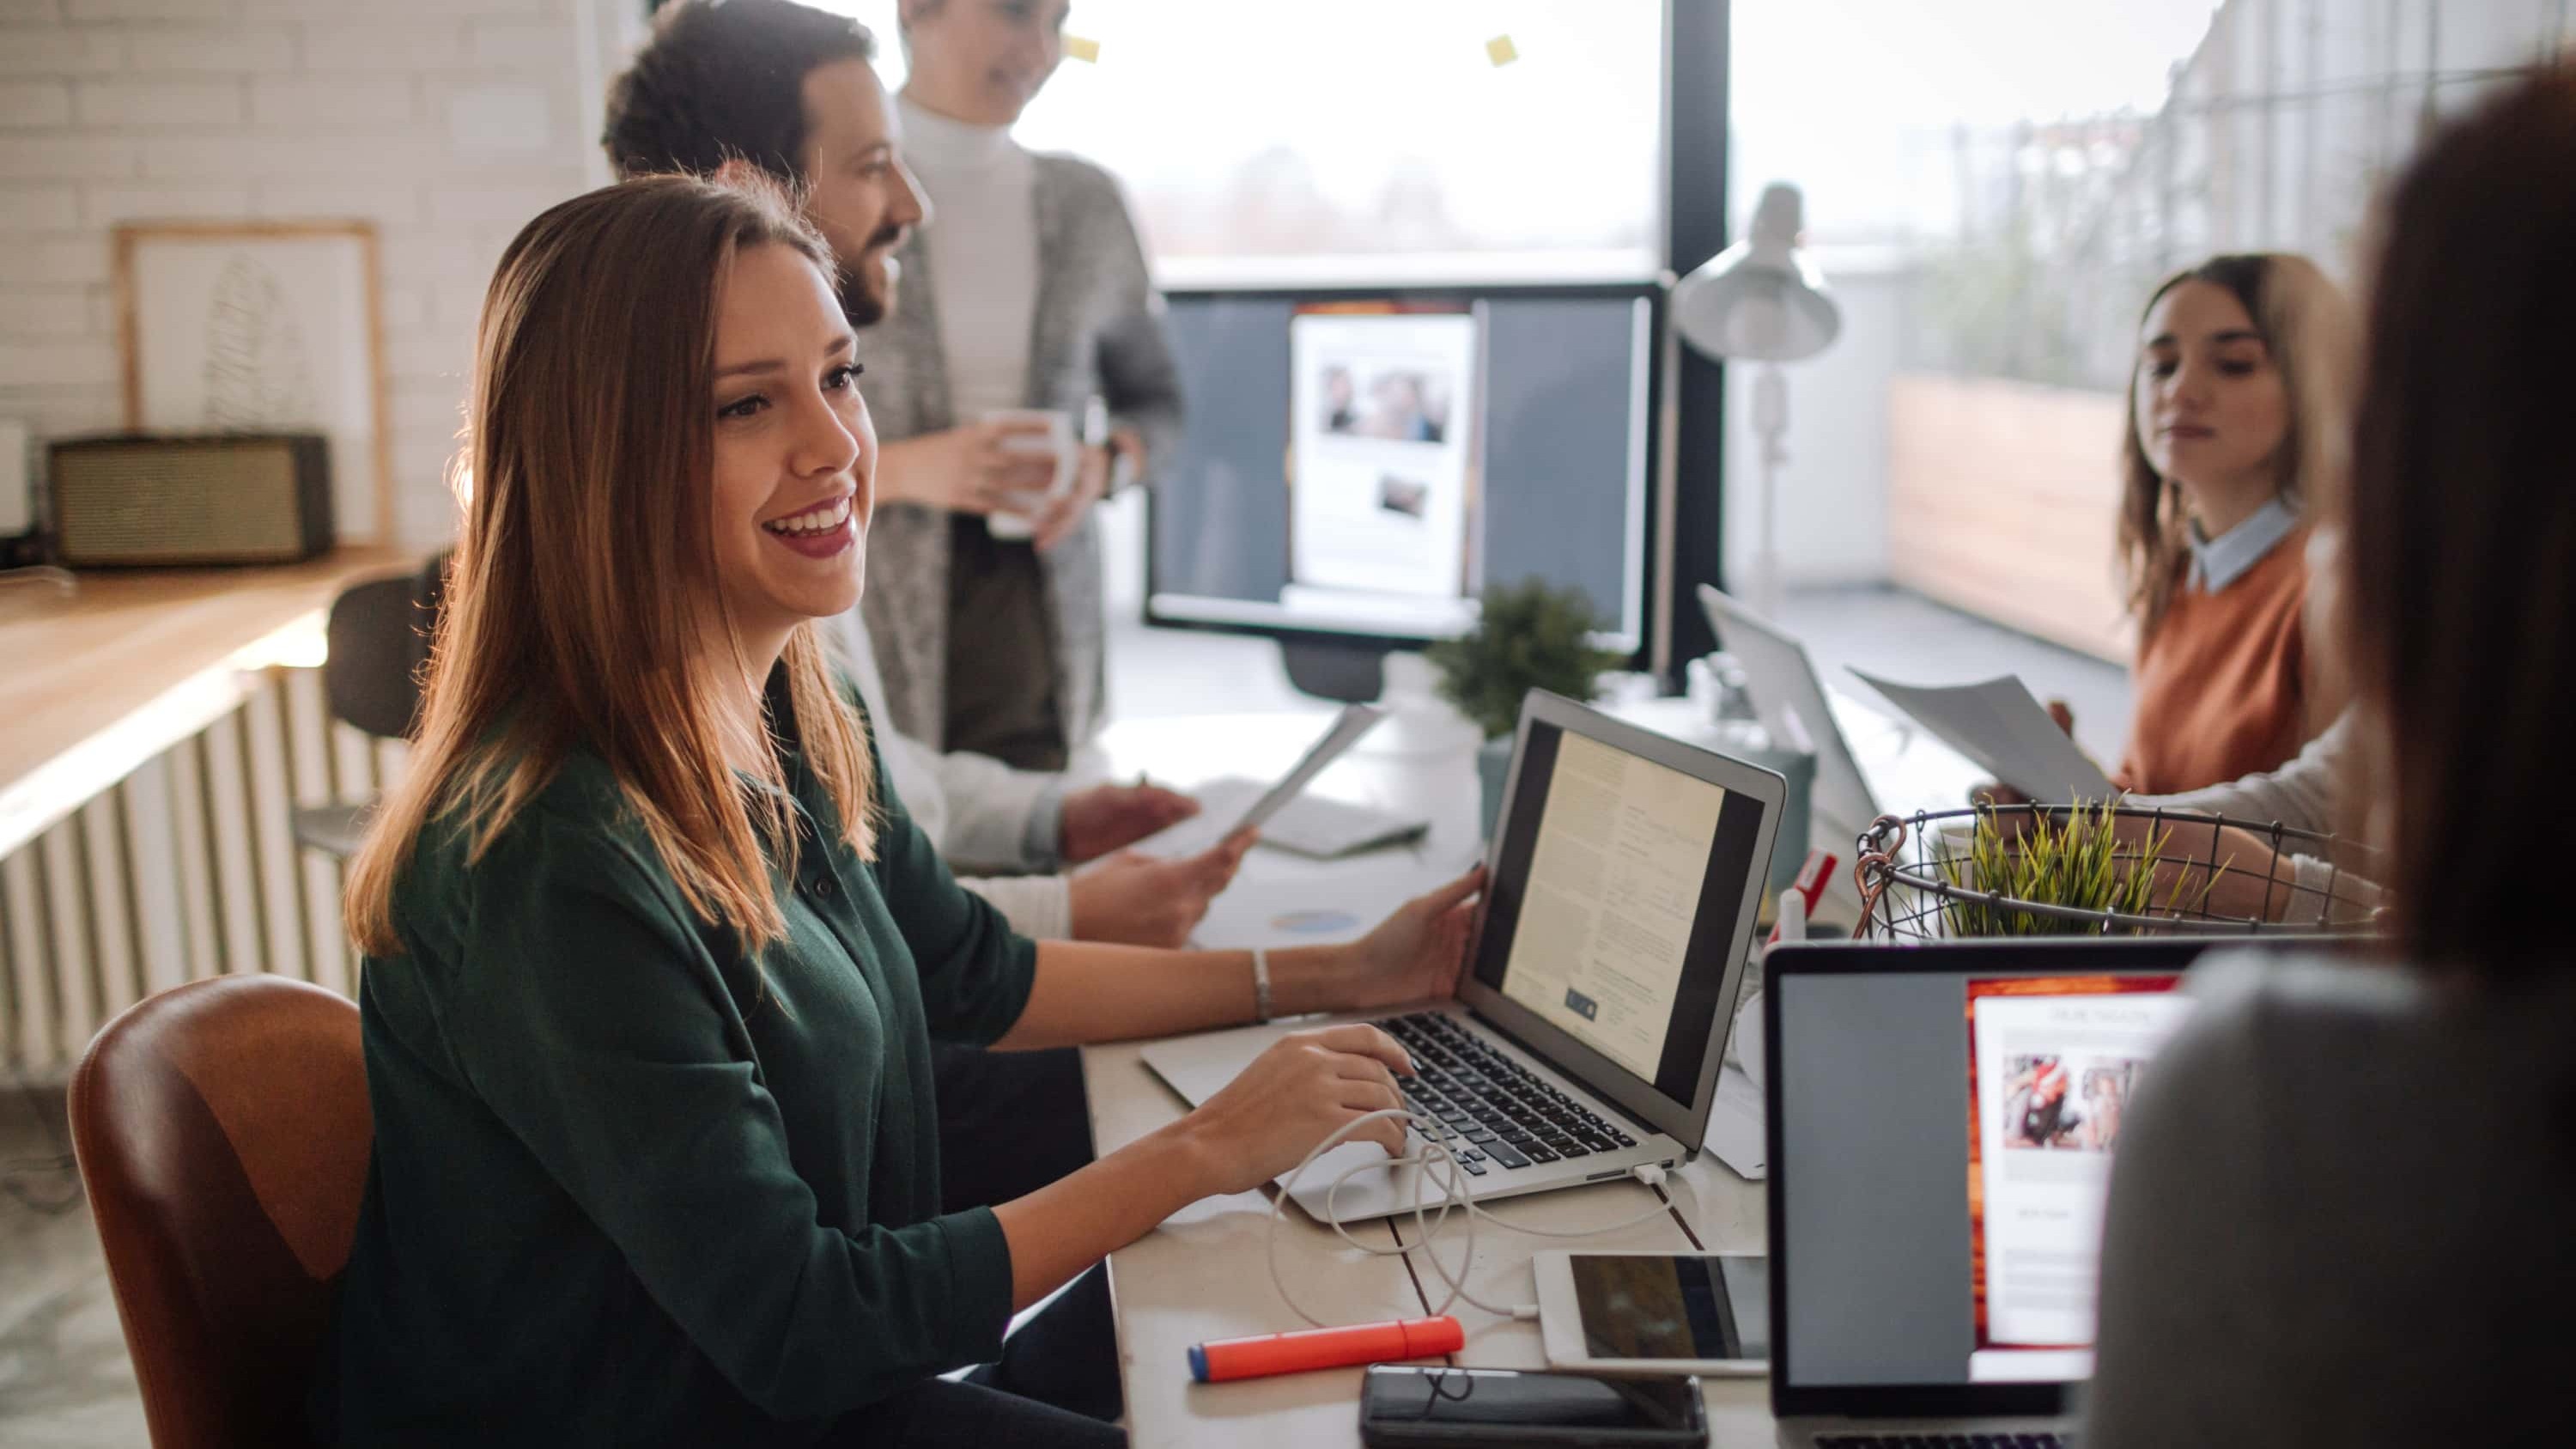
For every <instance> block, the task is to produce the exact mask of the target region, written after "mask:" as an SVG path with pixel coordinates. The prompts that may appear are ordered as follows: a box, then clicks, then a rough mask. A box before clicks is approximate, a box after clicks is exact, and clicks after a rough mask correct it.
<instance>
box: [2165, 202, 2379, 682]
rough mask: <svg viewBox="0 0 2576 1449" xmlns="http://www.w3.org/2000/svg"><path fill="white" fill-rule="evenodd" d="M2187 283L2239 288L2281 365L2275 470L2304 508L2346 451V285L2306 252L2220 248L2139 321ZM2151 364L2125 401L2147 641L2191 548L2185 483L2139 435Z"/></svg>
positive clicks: (2351, 345)
mask: <svg viewBox="0 0 2576 1449" xmlns="http://www.w3.org/2000/svg"><path fill="white" fill-rule="evenodd" d="M2185 282H2207V283H2209V284H2210V285H2211V286H2215V287H2224V288H2226V289H2227V290H2228V292H2230V293H2231V294H2233V295H2234V296H2235V298H2236V300H2237V302H2238V303H2240V304H2241V305H2243V307H2244V308H2245V315H2246V316H2248V317H2250V318H2252V319H2253V321H2254V330H2255V332H2256V334H2257V335H2259V336H2260V337H2261V338H2262V339H2263V347H2264V350H2265V351H2266V352H2268V353H2269V354H2270V355H2271V358H2272V365H2273V366H2275V367H2277V368H2279V369H2280V370H2281V382H2282V391H2283V392H2284V394H2285V395H2286V396H2287V397H2288V399H2289V404H2290V425H2289V428H2288V429H2287V430H2286V432H2285V433H2284V434H2283V436H2282V439H2281V449H2280V452H2279V453H2278V454H2276V455H2275V457H2274V460H2273V462H2274V468H2275V470H2276V471H2275V473H2274V475H2273V476H2274V479H2275V483H2276V486H2277V487H2278V488H2279V489H2280V492H2281V496H2282V497H2284V498H2285V499H2288V500H2289V501H2290V502H2291V503H2292V504H2293V506H2297V507H2305V506H2306V505H2307V502H2308V500H2309V499H2310V498H2311V497H2312V496H2313V495H2314V494H2315V492H2316V490H2317V486H2318V485H2319V483H2320V482H2321V481H2322V480H2324V479H2325V478H2326V477H2328V476H2330V475H2331V474H2332V473H2333V472H2334V471H2335V470H2336V469H2339V468H2340V467H2342V466H2343V462H2344V458H2345V449H2344V446H2343V438H2344V430H2345V428H2346V426H2347V425H2348V424H2349V422H2350V420H2351V407H2350V398H2351V392H2352V365H2353V361H2352V360H2353V355H2354V351H2355V342H2354V337H2353V321H2352V310H2351V308H2350V306H2349V305H2348V304H2347V303H2346V302H2345V301H2344V296H2343V292H2342V291H2341V289H2339V288H2337V287H2336V286H2335V284H2334V282H2333V280H2332V279H2330V278H2328V277H2327V276H2326V274H2325V273H2324V272H2322V271H2319V270H2318V269H2317V265H2316V263H2314V262H2311V261H2309V260H2308V259H2307V258H2306V257H2302V256H2296V255H2293V254H2291V253H2288V252H2242V253H2236V254H2232V255H2228V256H2216V257H2211V258H2210V259H2209V260H2208V261H2205V262H2202V263H2201V264H2200V265H2199V266H2196V267H2192V268H2189V269H2188V270H2185V271H2180V272H2176V273H2174V274H2173V275H2172V276H2170V277H2167V278H2166V279H2165V280H2164V284H2163V285H2162V286H2159V287H2157V288H2156V290H2155V292H2154V294H2153V295H2152V296H2150V297H2148V298H2147V305H2146V306H2144V307H2141V308H2139V309H2138V324H2139V326H2140V327H2144V326H2145V325H2146V319H2147V318H2148V317H2149V316H2151V315H2153V313H2154V312H2155V310H2156V304H2157V303H2158V302H2161V301H2163V300H2164V297H2165V294H2166V293H2167V292H2170V291H2172V290H2173V289H2174V288H2176V287H2179V286H2181V285H2182V284H2183V283H2185ZM2145 365H2146V360H2145V357H2144V355H2143V354H2141V356H2140V358H2139V360H2138V361H2137V362H2135V363H2132V364H2131V365H2130V369H2129V390H2128V392H2127V393H2126V394H2124V395H2123V396H2122V399H2121V402H2122V411H2123V413H2124V414H2125V415H2126V417H2127V421H2126V423H2124V424H2123V425H2122V428H2121V434H2120V478H2121V482H2120V541H2119V562H2120V574H2121V578H2122V581H2123V582H2124V583H2125V584H2126V585H2127V587H2128V591H2129V598H2128V605H2129V616H2130V617H2131V618H2133V619H2135V620H2137V621H2138V635H2139V638H2141V639H2145V638H2147V637H2148V636H2151V635H2153V634H2154V633H2155V632H2156V626H2158V625H2159V624H2162V623H2163V622H2164V617H2165V609H2166V607H2167V606H2168V605H2170V604H2171V603H2172V602H2173V591H2174V585H2175V584H2176V583H2177V582H2178V581H2179V580H2180V578H2181V576H2182V564H2183V560H2184V559H2185V558H2187V557H2188V556H2189V554H2190V547H2191V545H2190V542H2189V539H2190V534H2189V533H2188V529H2189V526H2190V520H2189V518H2188V517H2187V516H2186V511H2185V508H2184V505H2183V498H2182V485H2181V484H2180V483H2178V482H2176V481H2174V480H2173V479H2170V478H2167V477H2165V476H2164V475H2163V474H2161V473H2158V472H2157V471H2156V469H2155V465H2154V464H2152V463H2150V462H2148V461H2147V449H2146V444H2145V441H2144V440H2143V439H2141V438H2140V437H2139V436H2138V403H2137V397H2138V369H2139V368H2142V367H2144V366H2145Z"/></svg>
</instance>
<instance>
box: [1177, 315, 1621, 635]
mask: <svg viewBox="0 0 2576 1449" xmlns="http://www.w3.org/2000/svg"><path fill="white" fill-rule="evenodd" d="M1657 300H1658V293H1657V290H1656V289H1655V287H1654V286H1653V284H1651V283H1637V284H1594V285H1588V286H1567V287H1527V288H1495V289H1482V290H1477V289H1459V290H1403V291H1387V292H1381V293H1374V294H1367V293H1351V292H1333V293H1320V292H1319V293H1308V294H1298V293H1286V292H1212V293H1189V292H1181V293H1174V294H1172V295H1171V296H1170V297H1169V299H1168V305H1169V323H1170V330H1171V336H1172V340H1173V346H1174V350H1175V353H1176V355H1177V360H1178V362H1179V364H1180V371H1181V376H1182V377H1183V379H1184V380H1185V381H1186V384H1187V387H1188V391H1189V408H1188V411H1187V416H1186V417H1185V419H1184V422H1183V432H1182V437H1181V440H1180V443H1179V446H1178V448H1177V449H1176V452H1175V455H1174V456H1173V457H1172V458H1171V459H1170V460H1169V462H1168V464H1164V465H1161V466H1160V467H1159V468H1158V471H1159V472H1160V474H1161V476H1162V478H1163V479H1164V482H1163V484H1162V485H1161V486H1159V487H1157V488H1156V489H1155V490H1154V492H1153V493H1152V495H1151V508H1152V520H1151V524H1150V527H1149V534H1148V546H1147V563H1146V572H1147V595H1146V617H1147V619H1148V620H1149V621H1150V622H1153V623H1157V624H1177V625H1190V626H1196V627H1208V628H1220V629H1238V630H1250V631H1255V632H1265V633H1275V634H1282V635H1290V636H1299V635H1316V636H1332V637H1356V638H1365V639H1373V640H1392V641H1398V642H1407V641H1421V640H1428V639H1441V638H1448V637H1451V636H1454V635H1456V634H1459V633H1462V632H1464V631H1465V630H1466V629H1467V628H1468V627H1469V626H1471V625H1472V624H1473V623H1474V622H1475V617H1476V609H1475V603H1474V600H1475V599H1476V598H1477V597H1478V596H1479V595H1480V594H1481V593H1482V592H1483V590H1484V587H1485V584H1486V583H1487V581H1489V580H1490V581H1493V582H1498V583H1514V582H1518V581H1520V580H1522V579H1527V578H1539V579H1544V580H1546V581H1547V582H1549V583H1552V584H1556V585H1559V586H1562V587H1568V588H1574V589H1579V590H1581V591H1582V592H1583V593H1584V594H1585V595H1586V596H1587V597H1588V598H1589V599H1590V600H1591V602H1592V606H1593V609H1594V612H1595V613H1596V615H1597V616H1599V617H1600V618H1601V619H1602V620H1604V621H1605V623H1606V625H1607V627H1606V629H1605V631H1604V637H1605V642H1607V643H1609V644H1611V645H1612V646H1613V647H1616V648H1620V649H1623V650H1634V649H1637V648H1639V647H1640V646H1641V645H1642V644H1643V642H1644V638H1645V629H1646V624H1645V619H1646V613H1647V610H1646V586H1647V585H1646V573H1647V569H1646V530H1647V516H1648V507H1647V498H1648V480H1649V479H1650V478H1651V477H1652V476H1653V470H1652V467H1651V465H1650V458H1651V455H1652V448H1653V445H1654V439H1653V436H1652V434H1653V430H1652V429H1651V428H1650V427H1649V420H1650V418H1651V417H1652V412H1653V410H1652V407H1651V400H1652V398H1653V396H1654V391H1653V389H1654V387H1655V335H1656V333H1655V329H1656V320H1657V316H1658V313H1657V310H1656V308H1657Z"/></svg>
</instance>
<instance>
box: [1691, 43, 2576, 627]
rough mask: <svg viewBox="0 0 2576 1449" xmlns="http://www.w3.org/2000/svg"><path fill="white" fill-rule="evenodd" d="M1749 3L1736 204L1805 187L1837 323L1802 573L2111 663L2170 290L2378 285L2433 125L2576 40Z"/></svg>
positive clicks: (1804, 491) (1804, 383) (1735, 441)
mask: <svg viewBox="0 0 2576 1449" xmlns="http://www.w3.org/2000/svg"><path fill="white" fill-rule="evenodd" d="M1733 3H1734V9H1733V12H1732V27H1733V41H1734V45H1733V85H1734V94H1733V113H1734V116H1733V125H1732V135H1731V144H1732V147H1733V158H1734V160H1733V167H1732V173H1731V177H1732V187H1731V189H1732V190H1733V192H1734V205H1735V212H1736V215H1737V216H1738V217H1739V218H1740V217H1743V216H1745V215H1748V214H1749V210H1750V206H1751V202H1752V198H1753V196H1754V195H1755V194H1756V193H1757V192H1758V190H1759V188H1760V186H1761V185H1762V184H1763V183H1764V182H1766V181H1770V180H1773V179H1789V180H1795V181H1799V182H1801V183H1802V184H1803V185H1804V186H1805V187H1806V190H1807V199H1808V209H1807V224H1808V235H1809V239H1810V241H1811V242H1812V243H1813V244H1814V245H1815V247H1816V249H1817V253H1818V256H1819V260H1820V262H1821V264H1822V265H1823V267H1824V268H1825V269H1826V271H1827V273H1828V276H1829V279H1830V280H1831V281H1832V282H1833V283H1834V284H1835V286H1836V288H1837V290H1838V292H1839V293H1840V295H1841V297H1842V300H1843V303H1844V308H1845V313H1846V330H1845V334H1844V336H1843V338H1842V339H1841V341H1840V342H1839V343H1838V344H1837V346H1836V347H1835V349H1834V350H1833V351H1832V352H1829V353H1827V354H1825V355H1824V356H1823V357H1821V358H1819V359H1817V360H1816V361H1814V362H1812V363H1809V364H1805V365H1803V366H1801V367H1799V368H1797V369H1795V370H1793V372H1792V375H1791V376H1792V389H1793V407H1794V409H1795V413H1796V421H1795V423H1794V426H1795V428H1796V432H1795V434H1794V435H1793V437H1792V439H1791V448H1792V455H1793V456H1792V462H1791V465H1790V470H1789V472H1788V474H1787V475H1786V477H1785V480H1784V487H1783V494H1782V497H1783V509H1782V524H1783V539H1784V543H1783V551H1784V553H1786V554H1787V555H1788V557H1787V566H1788V569H1789V571H1790V573H1791V576H1792V577H1793V579H1794V578H1796V577H1798V576H1800V575H1802V574H1803V575H1804V576H1806V577H1809V578H1868V577H1886V578H1893V579H1896V580H1898V581H1900V582H1903V583H1905V584H1908V585H1910V586H1912V587H1914V588H1917V589H1919V590H1921V591H1923V592H1925V593H1928V594H1931V595H1934V596H1935V597H1939V598H1941V599H1943V600H1945V601H1948V602H1952V603H1956V604H1960V605H1962V606H1965V607H1968V608H1971V609H1973V610H1975V611H1977V612H1980V613H1984V614H1986V615H1988V616H1990V617H1993V618H1996V619H1998V620H1999V621H2001V622H2005V623H2008V624H2012V625H2015V626H2017V627H2021V628H2024V629H2027V630H2029V631H2031V632H2033V633H2037V634H2040V635H2042V636H2045V637H2050V638H2055V639H2058V640H2060V641H2061V642H2065V643H2070V644H2073V645H2076V646H2078V647H2083V648H2087V649H2091V650H2093V651H2095V652H2099V653H2102V654H2104V655H2106V656H2109V657H2113V658H2125V657H2126V649H2127V644H2126V639H2125V633H2124V630H2123V628H2122V624H2121V620H2120V617H2119V607H2118V603H2117V599H2116V597H2115V593H2114V589H2113V584H2112V577H2111V566H2110V557H2111V530H2112V508H2113V497H2114V481H2113V480H2114V477H2115V471H2114V469H2115V462H2114V460H2115V456H2116V451H2117V448H2118V444H2119V439H2120V429H2121V425H2122V407H2123V400H2122V396H2121V394H2122V391H2123V389H2124V388H2125V385H2126V382H2127V377H2128V366H2129V359H2130V357H2131V356H2132V354H2133V352H2134V349H2135V344H2136V336H2135V333H2136V327H2137V320H2138V312H2139V308H2140V306H2141V305H2142V303H2143V302H2144V300H2145V298H2146V296H2147V294H2148V292H2149V291H2150V290H2152V289H2153V287H2154V286H2155V284H2156V282H2157V281H2158V280H2160V279H2161V278H2162V277H2163V276H2165V275H2167V274H2169V273H2171V272H2172V271H2174V270H2176V269H2178V268H2181V267H2184V266H2188V265H2190V264H2192V263H2193V262H2195V261H2198V260H2200V259H2201V258H2203V257H2206V256H2208V255H2210V254H2212V253H2215V252H2223V251H2249V250H2286V251H2299V252H2305V253H2307V254H2309V255H2310V256H2312V257H2314V258H2315V259H2316V260H2317V261H2318V262H2319V263H2320V264H2321V265H2323V266H2324V267H2325V268H2326V270H2327V271H2328V272H2330V273H2332V274H2333V275H2335V276H2337V277H2338V278H2340V279H2343V280H2344V281H2346V282H2347V283H2352V282H2355V281H2357V280H2358V277H2357V273H2358V270H2359V266H2360V264H2361V262H2362V261H2363V253H2364V250H2365V246H2366V231H2367V216H2368V213H2369V208H2370V205H2371V199H2372V196H2373V193H2374V191H2375V189H2376V187H2377V185H2378V183H2379V182H2380V181H2381V180H2382V179H2383V178H2385V177H2387V176H2388V175H2390V174H2391V173H2392V172H2393V171H2394V170H2395V169H2397V168H2398V167H2400V166H2402V165H2403V164H2404V163H2405V161H2406V159H2407V158H2408V156H2409V155H2411V154H2412V152H2413V150H2414V148H2415V147H2416V145H2417V144H2418V143H2419V141H2420V139H2421V138H2422V136H2423V135H2424V134H2425V132H2426V130H2427V128H2428V127H2429V126H2431V125H2432V124H2434V123H2435V122H2436V121H2438V119H2439V118H2440V117H2442V116H2443V115H2446V114H2450V113H2453V112H2456V111H2457V110H2458V109H2459V108H2460V107H2462V106H2464V105H2467V104H2469V103H2471V102H2472V101H2474V100H2475V99H2476V98H2477V97H2478V96H2480V95H2481V94H2483V93H2485V92H2486V91H2487V90H2488V89H2490V88H2492V87H2493V86H2495V85H2497V84H2500V83H2502V82H2503V81H2505V80H2506V79H2508V78H2509V77H2511V76H2512V75H2514V74H2516V73H2517V72H2519V71H2521V70H2523V69H2525V68H2528V67H2530V66H2531V65H2533V64H2535V63H2536V62H2538V61H2540V60H2542V59H2544V58H2545V57H2547V56H2549V55H2551V54H2552V53H2554V52H2556V51H2557V50H2558V49H2559V48H2560V47H2562V46H2563V45H2564V44H2566V43H2567V42H2568V41H2570V40H2576V5H2571V4H2570V3H2569V0H2478V3H2476V4H2461V3H2458V0H2224V3H2218V4H2214V5H2213V4H2209V3H2205V0H2204V3H2182V0H1950V3H1947V4H1942V5H1937V6H1935V5H1924V4H1922V3H1920V0H1733ZM1737 391H1738V392H1742V391H1745V390H1744V389H1738V390H1737ZM1740 405H1741V404H1740V402H1739V407H1740ZM1744 439H1745V433H1744V430H1743V428H1742V426H1741V420H1740V419H1739V420H1738V426H1737V428H1736V429H1735V431H1734V433H1733V434H1732V437H1731V446H1730V448H1729V452H1728V457H1729V458H1730V460H1737V459H1747V458H1751V457H1753V456H1754V454H1753V452H1752V450H1751V449H1752V445H1751V444H1750V443H1749V442H1748V441H1744ZM1733 472H1734V476H1735V477H1737V478H1738V479H1741V478H1742V477H1743V476H1744V473H1743V469H1742V468H1741V467H1738V468H1736V469H1734V470H1733ZM1733 491H1734V494H1735V495H1736V496H1735V497H1734V498H1732V499H1731V500H1730V515H1731V517H1737V518H1745V519H1747V520H1748V523H1747V526H1739V527H1736V528H1733V529H1731V530H1730V536H1731V537H1732V538H1736V539H1742V538H1745V537H1748V536H1749V514H1748V513H1747V512H1745V511H1744V509H1745V507H1746V506H1748V505H1749V500H1748V499H1747V498H1746V497H1745V496H1744V495H1746V494H1747V493H1748V492H1749V490H1746V489H1742V488H1738V489H1735V490H1733Z"/></svg>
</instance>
